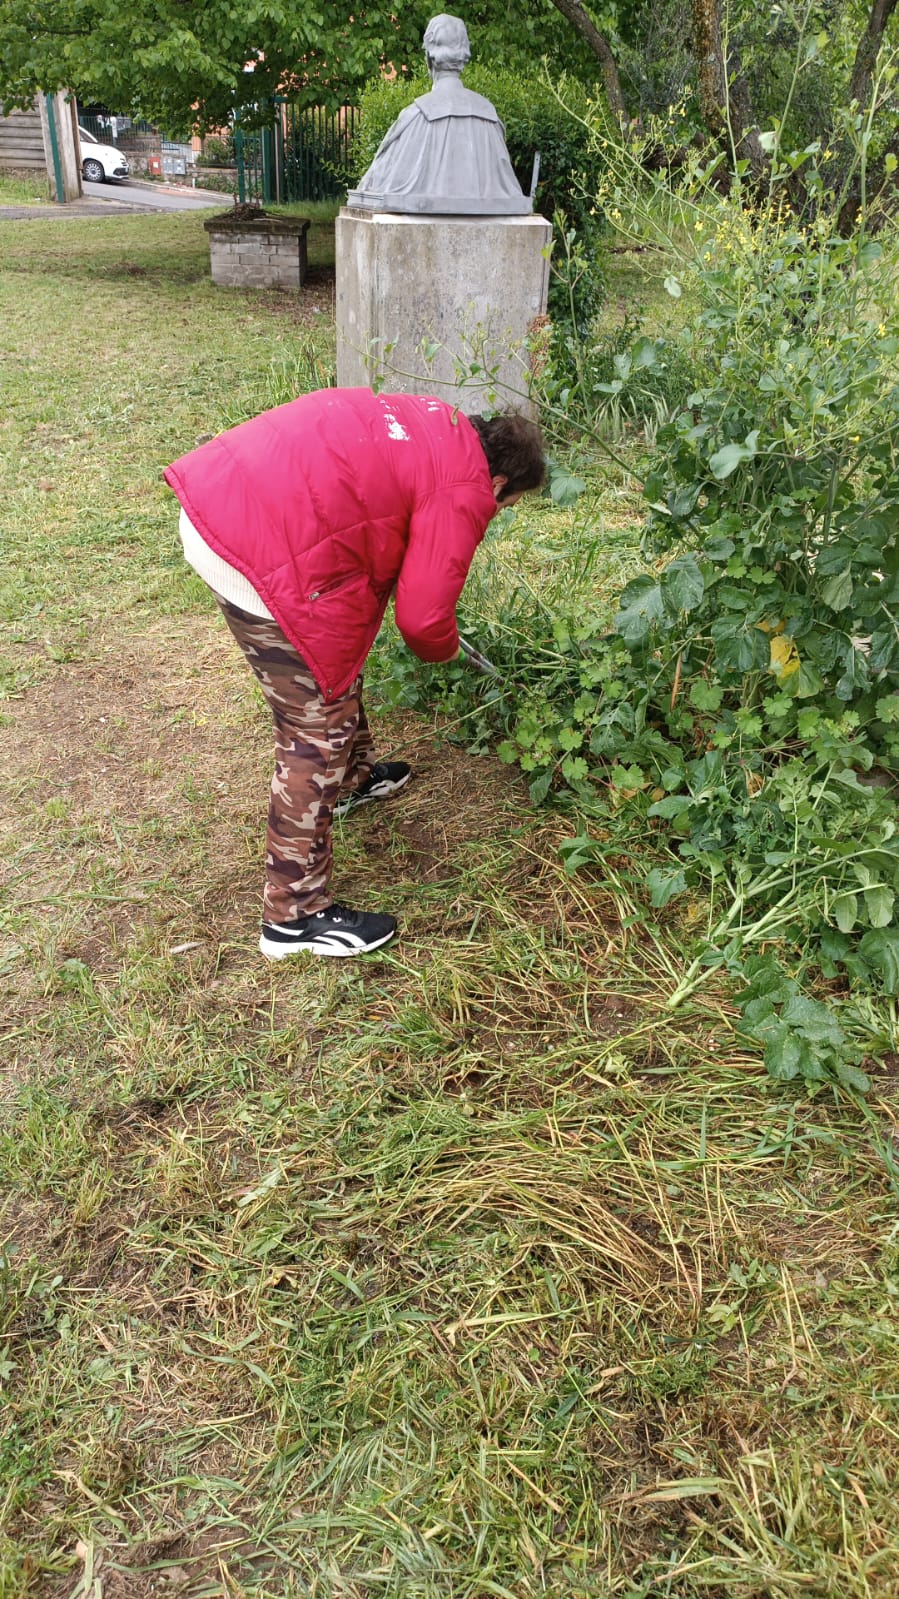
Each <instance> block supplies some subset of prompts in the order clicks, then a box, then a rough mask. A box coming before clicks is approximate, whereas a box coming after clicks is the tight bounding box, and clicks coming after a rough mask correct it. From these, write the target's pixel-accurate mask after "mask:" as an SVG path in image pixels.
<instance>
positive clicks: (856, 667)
mask: <svg viewBox="0 0 899 1599" xmlns="http://www.w3.org/2000/svg"><path fill="white" fill-rule="evenodd" d="M869 675H870V674H869V672H868V663H867V661H866V660H865V657H864V655H863V654H862V652H861V650H857V649H856V648H855V646H854V645H850V647H849V649H848V650H847V652H846V666H845V670H844V672H843V675H842V677H841V678H840V680H839V682H838V683H837V698H838V699H841V700H851V699H853V698H854V697H855V695H856V694H859V693H861V691H862V689H865V688H867V686H868V678H869Z"/></svg>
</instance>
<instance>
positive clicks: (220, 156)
mask: <svg viewBox="0 0 899 1599" xmlns="http://www.w3.org/2000/svg"><path fill="white" fill-rule="evenodd" d="M233 165H234V140H233V138H232V136H231V134H230V133H227V134H226V135H225V137H224V138H221V139H220V138H216V137H214V136H210V137H209V138H208V139H204V140H203V149H202V151H201V153H200V155H199V156H198V157H197V166H198V167H231V166H233Z"/></svg>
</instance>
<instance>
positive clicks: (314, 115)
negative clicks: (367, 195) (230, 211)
mask: <svg viewBox="0 0 899 1599" xmlns="http://www.w3.org/2000/svg"><path fill="white" fill-rule="evenodd" d="M257 115H258V111H257V109H256V108H254V110H253V116H252V120H253V121H256V120H257ZM356 116H357V112H356V108H355V106H351V105H346V106H341V107H340V110H339V111H336V112H335V111H325V110H323V109H322V107H320V106H298V105H292V104H291V103H290V102H289V101H286V100H277V101H275V103H274V106H273V107H272V121H271V123H270V124H269V125H268V126H267V127H262V128H258V127H257V128H252V129H251V128H246V127H244V126H243V122H244V121H245V120H247V118H248V112H247V111H244V113H243V116H242V117H241V116H240V115H239V116H238V117H237V118H236V119H235V124H234V155H235V160H236V163H237V197H238V199H239V200H241V201H246V200H258V201H260V202H261V203H262V204H263V205H270V204H272V203H275V204H278V203H284V202H293V201H303V200H337V199H340V198H341V197H342V195H343V193H344V191H345V189H346V186H347V178H346V169H347V163H348V160H349V152H350V145H351V142H352V138H353V133H354V131H355V126H356Z"/></svg>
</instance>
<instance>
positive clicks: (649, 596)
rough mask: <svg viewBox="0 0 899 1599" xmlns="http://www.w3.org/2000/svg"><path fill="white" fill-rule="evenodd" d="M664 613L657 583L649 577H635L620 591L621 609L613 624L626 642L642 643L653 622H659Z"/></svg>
mask: <svg viewBox="0 0 899 1599" xmlns="http://www.w3.org/2000/svg"><path fill="white" fill-rule="evenodd" d="M664 615H665V607H664V605H663V604H662V591H661V589H660V587H659V585H658V583H656V582H655V580H654V579H653V578H651V577H635V578H634V579H633V580H632V582H630V583H628V584H627V585H626V587H625V588H624V589H623V591H622V594H621V610H620V611H619V612H618V614H617V616H616V617H615V621H614V623H613V626H614V628H615V631H616V633H620V634H621V637H622V638H623V639H624V641H625V643H626V644H642V643H644V641H645V640H646V639H647V638H648V636H649V630H650V627H651V626H652V624H653V622H660V621H661V620H662V618H663V616H664Z"/></svg>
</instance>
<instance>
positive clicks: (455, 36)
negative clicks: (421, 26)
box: [423, 12, 471, 78]
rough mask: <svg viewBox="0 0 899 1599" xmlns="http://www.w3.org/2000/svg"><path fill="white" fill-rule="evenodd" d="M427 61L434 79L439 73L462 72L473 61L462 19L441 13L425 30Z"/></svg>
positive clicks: (432, 19) (433, 18)
mask: <svg viewBox="0 0 899 1599" xmlns="http://www.w3.org/2000/svg"><path fill="white" fill-rule="evenodd" d="M423 42H424V47H425V60H426V61H427V63H428V71H429V72H430V74H431V77H432V78H433V77H434V76H435V74H436V73H438V72H461V71H462V68H463V67H465V66H467V65H468V62H469V61H470V60H471V45H470V44H469V43H468V31H467V29H466V27H465V23H464V22H463V21H462V18H461V17H450V16H447V15H446V13H445V12H441V14H440V16H439V17H432V18H431V20H430V22H429V23H428V26H427V27H426V29H425V36H424V41H423Z"/></svg>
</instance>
